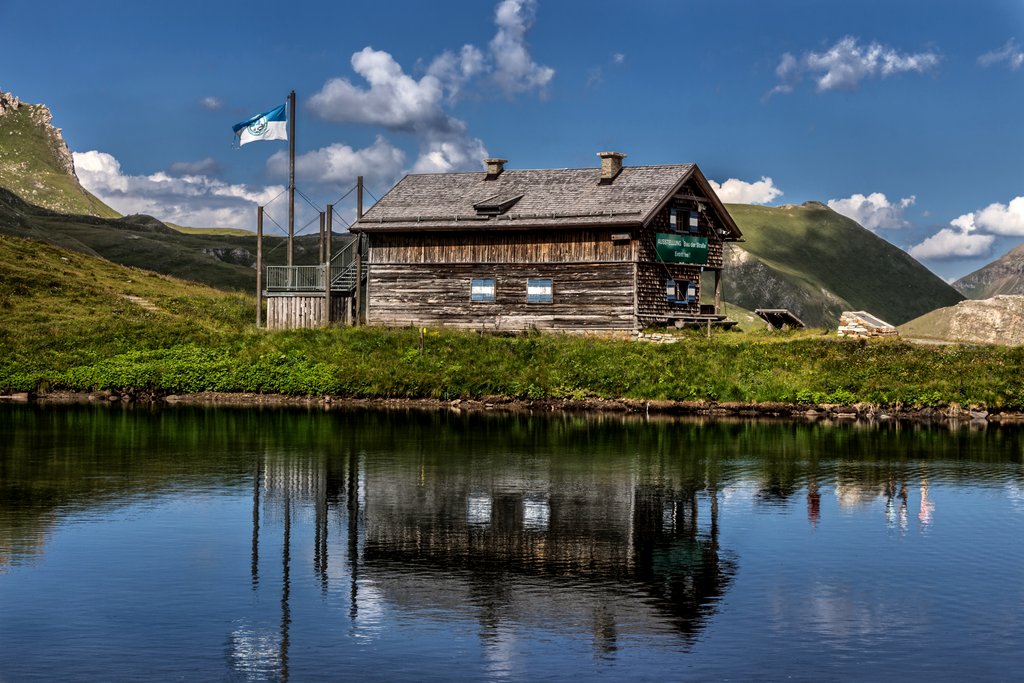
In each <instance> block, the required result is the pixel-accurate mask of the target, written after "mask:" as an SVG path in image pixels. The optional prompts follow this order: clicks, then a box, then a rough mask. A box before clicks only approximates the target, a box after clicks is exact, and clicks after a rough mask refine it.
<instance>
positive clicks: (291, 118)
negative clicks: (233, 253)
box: [288, 90, 295, 273]
mask: <svg viewBox="0 0 1024 683" xmlns="http://www.w3.org/2000/svg"><path fill="white" fill-rule="evenodd" d="M294 241H295V91H294V90H292V91H291V93H289V95H288V267H289V268H291V267H292V259H293V256H294V251H295V250H294V244H293V243H294ZM290 272H291V271H290V270H289V273H290Z"/></svg>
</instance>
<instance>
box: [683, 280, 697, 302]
mask: <svg viewBox="0 0 1024 683" xmlns="http://www.w3.org/2000/svg"><path fill="white" fill-rule="evenodd" d="M686 303H688V304H694V303H697V283H696V282H687V283H686Z"/></svg>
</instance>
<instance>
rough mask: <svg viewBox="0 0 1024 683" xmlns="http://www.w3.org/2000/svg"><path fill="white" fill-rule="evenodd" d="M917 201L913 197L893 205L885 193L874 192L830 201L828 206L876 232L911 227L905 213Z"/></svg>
mask: <svg viewBox="0 0 1024 683" xmlns="http://www.w3.org/2000/svg"><path fill="white" fill-rule="evenodd" d="M915 200H916V197H914V196H913V195H911V196H909V197H904V198H903V199H901V200H899V201H898V202H895V203H893V202H890V201H889V199H888V197H886V196H885V195H884V194H883V193H881V192H872V193H871V194H869V195H867V196H866V197H865V196H864V195H862V194H853V195H850V196H849V197H845V198H843V199H830V200H828V205H829V208H831V209H832V210H833V211H835V212H836V213H841V214H842V215H844V216H846V217H847V218H852V219H853V220H855V221H857V222H858V223H860V224H861V225H863V226H864V227H865V228H867V229H868V230H872V231H874V230H878V229H881V228H888V229H892V228H905V227H907V226H909V225H910V222H909V221H907V220H906V219H904V218H903V212H904V210H905V209H906V208H907V207H909V206H912V205H913V204H914V201H915Z"/></svg>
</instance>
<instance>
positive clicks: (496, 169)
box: [484, 159, 508, 180]
mask: <svg viewBox="0 0 1024 683" xmlns="http://www.w3.org/2000/svg"><path fill="white" fill-rule="evenodd" d="M484 163H485V164H487V176H486V177H485V178H484V180H494V179H495V178H497V177H498V176H500V175H501V172H502V171H504V170H505V164H507V163H508V159H484Z"/></svg>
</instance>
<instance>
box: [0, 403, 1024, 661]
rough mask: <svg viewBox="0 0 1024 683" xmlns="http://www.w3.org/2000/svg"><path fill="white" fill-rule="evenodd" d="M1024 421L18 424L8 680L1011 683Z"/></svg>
mask: <svg viewBox="0 0 1024 683" xmlns="http://www.w3.org/2000/svg"><path fill="white" fill-rule="evenodd" d="M1021 436H1022V434H1021V432H1019V431H1018V430H1015V429H988V430H979V429H967V428H964V429H959V430H947V429H944V428H921V427H905V426H903V427H900V426H898V425H890V426H888V427H886V428H865V427H860V426H856V425H843V426H824V425H797V424H791V423H774V424H756V423H741V422H732V423H714V422H707V423H699V422H674V421H644V420H635V419H623V418H597V419H585V418H579V417H564V416H563V417H493V416H487V415H473V416H465V415H455V414H448V413H438V414H427V413H416V412H408V413H406V412H403V413H372V412H360V413H344V412H329V413H320V412H288V411H259V410H216V411H214V410H195V409H164V410H159V411H147V410H142V409H136V410H130V409H129V410H124V409H109V408H106V407H105V408H103V409H93V408H66V409H64V408H60V409H58V408H49V409H38V408H32V407H10V406H6V407H0V612H2V614H3V618H2V619H0V651H2V652H4V653H5V656H4V660H3V664H2V665H0V680H8V679H10V680H27V679H33V678H36V679H39V680H57V679H74V680H123V679H140V678H145V679H158V680H159V679H166V678H187V679H200V680H208V679H215V680H220V679H229V680H284V679H293V680H309V679H322V678H324V677H327V678H349V677H358V678H359V679H361V680H396V679H403V678H404V679H412V680H452V679H467V678H469V679H491V680H534V679H565V678H569V677H580V676H585V677H587V678H606V679H610V680H622V679H632V680H644V679H646V680H658V681H662V680H666V679H669V680H675V679H679V678H690V677H693V678H699V679H706V678H711V679H720V678H744V679H749V678H758V679H782V678H786V679H790V678H795V679H805V680H820V679H822V678H827V679H833V678H857V679H860V678H868V677H871V678H874V677H880V676H883V675H894V674H896V673H897V672H898V673H899V674H900V675H901V676H904V677H911V678H924V677H928V678H937V679H942V678H945V679H964V678H970V679H1006V678H1012V677H1015V676H1016V675H1017V672H1018V670H1019V669H1020V666H1021V665H1022V664H1024V658H1022V656H1021V655H1020V654H1019V648H1018V646H1017V641H1018V640H1019V638H1018V634H1019V633H1021V631H1022V629H1021V627H1022V625H1024V624H1022V621H1024V619H1022V616H1021V615H1022V614H1024V610H1022V609H1021V608H1022V607H1024V569H1022V567H1024V565H1022V563H1021V559H1022V558H1021V545H1020V543H1019V541H1018V537H1019V531H1020V528H1021V524H1020V523H1021V516H1022V514H1024V480H1022V476H1021V466H1020V463H1021V452H1022V446H1024V439H1021Z"/></svg>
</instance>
